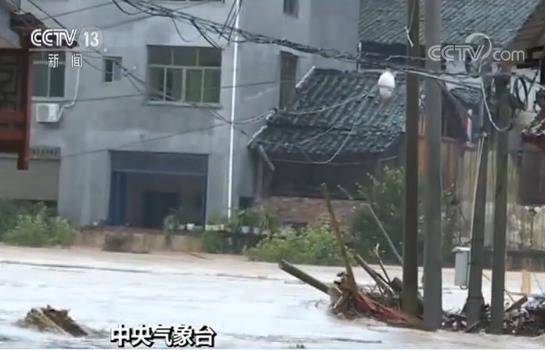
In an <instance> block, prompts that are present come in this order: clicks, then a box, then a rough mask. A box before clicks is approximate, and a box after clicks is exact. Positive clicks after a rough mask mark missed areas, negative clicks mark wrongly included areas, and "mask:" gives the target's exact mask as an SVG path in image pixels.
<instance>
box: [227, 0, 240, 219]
mask: <svg viewBox="0 0 545 350" xmlns="http://www.w3.org/2000/svg"><path fill="white" fill-rule="evenodd" d="M235 1H236V4H235V8H240V1H241V0H235ZM239 21H240V11H239V12H238V13H237V19H236V21H235V30H238V29H239ZM238 40H239V35H238V33H235V46H234V57H233V84H232V85H233V89H232V91H231V118H230V123H229V174H228V182H229V183H228V185H227V186H228V187H227V218H229V219H230V218H231V216H232V214H233V170H234V164H233V163H234V158H235V113H236V97H237V81H238V79H237V78H238V77H237V73H238V45H239V44H238Z"/></svg>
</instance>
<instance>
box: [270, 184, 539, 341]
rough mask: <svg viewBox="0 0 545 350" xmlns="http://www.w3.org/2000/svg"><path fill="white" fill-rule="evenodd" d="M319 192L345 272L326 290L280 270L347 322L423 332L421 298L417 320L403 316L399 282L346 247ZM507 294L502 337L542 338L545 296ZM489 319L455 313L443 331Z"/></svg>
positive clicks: (486, 312) (294, 271)
mask: <svg viewBox="0 0 545 350" xmlns="http://www.w3.org/2000/svg"><path fill="white" fill-rule="evenodd" d="M322 190H323V194H324V198H325V202H326V205H327V207H328V210H329V214H330V219H331V221H330V223H331V229H332V231H333V233H334V234H335V236H336V239H337V242H338V244H339V249H340V252H341V256H342V258H343V261H344V265H345V266H344V268H345V271H344V272H342V273H340V274H339V275H338V277H339V278H338V280H336V281H335V282H334V283H333V285H331V286H328V285H326V284H325V283H323V282H321V281H319V280H317V279H316V278H314V277H312V276H310V275H308V274H307V273H305V272H303V271H302V270H300V269H298V268H296V267H295V266H293V265H291V264H290V263H288V262H287V261H281V262H280V264H279V266H280V268H281V269H282V270H284V271H285V272H287V273H289V274H291V275H292V276H294V277H296V278H298V279H300V280H302V281H303V282H305V283H307V284H309V285H311V286H313V287H315V288H317V289H318V290H320V291H322V292H324V293H326V294H328V295H329V296H330V299H331V310H332V311H333V313H335V314H340V315H343V316H345V317H346V318H349V319H353V318H357V317H370V318H373V319H376V320H379V321H382V322H384V323H387V324H390V325H394V326H402V327H413V328H423V323H422V316H423V309H424V307H423V301H422V298H421V297H420V296H419V298H418V310H417V315H416V317H414V316H410V315H407V314H405V313H403V312H402V308H401V294H402V281H401V280H399V279H398V278H394V279H390V277H389V276H388V273H387V272H386V268H385V267H384V265H383V263H382V261H381V259H380V256H379V255H378V250H377V251H375V257H376V258H377V259H378V261H379V265H380V268H381V270H382V274H381V273H379V272H377V271H376V270H374V269H373V268H372V267H371V266H370V265H369V264H368V263H367V262H366V261H365V260H364V259H363V258H362V257H361V256H360V255H358V254H357V253H356V252H354V251H351V250H350V249H349V248H348V247H347V246H346V244H345V242H344V240H343V236H342V234H341V231H340V228H339V224H338V222H337V220H336V218H335V214H334V212H333V208H332V207H331V201H330V199H329V193H328V191H327V188H326V187H325V185H323V186H322ZM349 256H352V258H353V260H355V261H356V262H357V263H358V264H359V265H360V266H361V267H362V268H363V269H364V270H365V272H366V273H367V274H368V275H369V276H370V277H371V278H372V279H373V280H374V282H375V285H374V286H371V287H369V286H367V287H362V286H358V285H357V284H356V281H355V279H354V273H353V271H352V266H351V263H350V262H351V260H350V257H349ZM508 294H509V296H510V297H511V300H512V301H513V302H512V304H511V305H509V306H507V308H506V309H505V317H504V320H505V321H504V333H505V334H513V335H524V336H539V335H543V334H545V294H541V295H532V296H531V297H530V298H528V297H527V296H523V297H522V298H521V299H519V300H517V301H515V300H514V299H513V298H512V296H511V294H510V293H508ZM490 319H491V315H490V308H489V307H488V306H485V307H483V310H482V317H481V320H480V321H478V322H476V323H474V324H468V322H467V318H466V315H465V310H462V311H461V312H457V313H452V312H450V313H449V312H443V322H442V327H443V329H446V330H451V331H464V332H467V333H470V332H479V331H481V330H486V329H487V328H488V326H489V324H490Z"/></svg>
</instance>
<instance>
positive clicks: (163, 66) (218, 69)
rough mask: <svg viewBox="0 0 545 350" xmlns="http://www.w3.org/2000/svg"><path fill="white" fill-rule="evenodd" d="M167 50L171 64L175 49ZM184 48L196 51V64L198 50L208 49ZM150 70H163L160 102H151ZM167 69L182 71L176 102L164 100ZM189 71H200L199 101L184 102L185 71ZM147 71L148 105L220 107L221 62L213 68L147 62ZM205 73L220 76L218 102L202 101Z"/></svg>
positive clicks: (199, 47) (198, 47) (197, 47)
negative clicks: (211, 72)
mask: <svg viewBox="0 0 545 350" xmlns="http://www.w3.org/2000/svg"><path fill="white" fill-rule="evenodd" d="M156 47H162V46H156ZM166 47H168V48H170V49H171V50H170V55H171V62H173V61H174V60H173V55H174V50H175V49H176V47H172V46H170V47H169V46H166ZM185 48H192V49H196V50H197V54H196V56H197V58H196V60H197V62H200V53H201V51H200V50H199V49H201V48H203V49H206V48H208V47H201V46H187V47H185ZM149 49H150V48H149V47H148V55H149ZM220 55H221V51H220ZM152 68H159V69H162V70H163V87H162V90H161V92H162V99H161V100H153V99H151V97H152V95H153V94H152V92H151V82H150V80H149V77H150V71H151V69H152ZM168 69H173V70H181V71H182V88H181V96H180V99H179V100H177V101H169V100H167V99H166V97H167V96H166V93H167V71H168ZM191 70H199V71H202V79H203V82H202V86H201V94H200V99H199V100H200V101H198V102H197V101H187V100H186V92H187V89H186V82H187V71H191ZM147 71H148V83H147V89H148V90H147V96H146V99H147V102H148V103H149V104H175V105H184V106H189V105H199V106H219V105H220V102H221V62H220V66H218V67H215V66H199V65H195V66H188V65H177V64H158V63H149V62H148V65H147ZM206 71H216V72H218V73H219V75H220V84H219V86H218V89H219V96H218V101H215V102H204V101H203V99H204V90H205V84H204V77H205V72H206Z"/></svg>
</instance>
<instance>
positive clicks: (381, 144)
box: [250, 69, 472, 224]
mask: <svg viewBox="0 0 545 350" xmlns="http://www.w3.org/2000/svg"><path fill="white" fill-rule="evenodd" d="M381 73H382V72H381V71H370V72H363V71H362V72H357V71H338V70H331V69H312V70H311V71H310V72H309V73H308V74H307V75H306V76H305V78H304V79H303V80H302V81H301V82H300V83H299V84H298V86H297V88H296V92H295V96H294V100H293V102H292V104H291V105H290V107H289V108H288V109H282V110H279V111H278V112H277V113H276V114H274V115H272V116H271V117H270V118H269V120H268V121H267V125H266V126H265V127H264V128H262V129H261V130H260V131H259V132H258V133H257V134H256V135H255V137H254V139H253V140H252V142H251V144H250V148H251V149H252V150H254V151H255V154H256V158H257V162H258V171H257V173H258V174H260V176H262V178H260V179H258V181H257V183H258V184H260V186H258V188H256V198H258V199H259V200H260V202H261V203H262V204H264V205H265V206H268V207H270V208H271V209H273V210H274V211H275V212H276V213H278V214H279V216H280V217H281V218H282V220H283V221H285V222H286V221H288V222H291V221H293V222H301V223H308V224H316V223H317V220H319V216H320V215H319V214H321V213H323V212H324V208H323V200H322V199H321V193H320V184H322V183H326V184H328V187H329V188H330V189H331V191H332V193H333V196H334V197H335V198H336V199H337V201H336V203H335V204H336V208H339V211H340V212H341V213H342V214H341V215H342V216H343V218H344V219H348V217H349V216H350V213H351V210H352V207H353V206H354V203H353V202H351V201H349V200H348V199H349V198H351V197H352V198H353V197H355V198H359V197H358V196H359V194H358V186H360V185H363V186H367V185H370V184H372V177H378V178H380V172H381V170H382V169H383V167H384V166H387V165H389V166H404V132H405V83H404V75H403V74H398V75H397V79H396V83H397V87H396V89H395V90H394V93H393V95H392V96H391V98H390V99H388V100H383V99H382V98H381V97H380V95H379V93H378V89H377V88H376V87H377V82H378V79H379V76H380V74H381ZM443 99H444V104H445V106H447V108H445V111H444V116H443V118H444V124H445V126H448V128H447V127H445V128H444V135H445V139H446V140H447V141H445V142H448V145H453V147H456V148H460V147H461V148H462V149H463V148H464V147H465V143H466V141H467V140H468V138H467V133H466V125H467V115H466V114H464V112H463V108H462V107H461V106H463V105H464V104H466V103H472V102H471V101H467V100H463V99H460V98H459V97H456V96H455V95H454V94H450V93H447V91H446V90H445V93H444V96H443ZM448 107H450V108H448ZM447 147H448V146H446V147H445V149H446V150H447V151H448V148H447ZM445 169H448V167H445ZM360 199H361V198H360Z"/></svg>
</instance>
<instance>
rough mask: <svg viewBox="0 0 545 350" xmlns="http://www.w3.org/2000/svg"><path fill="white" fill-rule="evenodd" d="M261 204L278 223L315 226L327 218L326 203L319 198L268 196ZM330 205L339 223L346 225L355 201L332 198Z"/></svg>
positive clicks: (326, 220)
mask: <svg viewBox="0 0 545 350" xmlns="http://www.w3.org/2000/svg"><path fill="white" fill-rule="evenodd" d="M261 204H263V205H264V206H265V208H267V209H268V210H270V212H271V213H272V214H273V215H275V216H276V217H277V218H278V222H279V223H280V224H287V223H301V224H302V223H306V224H308V225H309V226H314V227H316V226H320V225H321V224H322V223H324V222H328V220H329V214H328V212H327V208H326V205H325V203H324V200H323V199H321V198H303V197H269V198H265V199H263V200H262V203H261ZM332 205H333V209H334V211H335V214H336V216H337V219H338V220H339V222H340V223H341V225H342V226H344V227H347V226H348V225H349V223H350V218H351V216H352V213H353V211H354V208H355V206H356V205H357V202H356V201H350V200H332Z"/></svg>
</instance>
